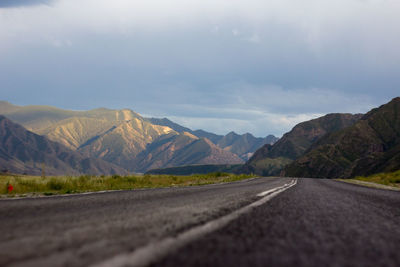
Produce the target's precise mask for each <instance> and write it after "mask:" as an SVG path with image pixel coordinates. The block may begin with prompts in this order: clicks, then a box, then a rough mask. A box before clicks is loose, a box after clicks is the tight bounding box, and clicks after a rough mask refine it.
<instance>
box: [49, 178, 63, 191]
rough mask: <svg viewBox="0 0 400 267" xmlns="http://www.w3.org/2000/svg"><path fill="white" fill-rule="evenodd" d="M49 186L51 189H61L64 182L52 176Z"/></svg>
mask: <svg viewBox="0 0 400 267" xmlns="http://www.w3.org/2000/svg"><path fill="white" fill-rule="evenodd" d="M47 186H48V187H49V188H50V189H51V190H61V189H63V187H64V182H63V181H60V180H59V179H56V178H51V179H50V181H49V182H48V184H47Z"/></svg>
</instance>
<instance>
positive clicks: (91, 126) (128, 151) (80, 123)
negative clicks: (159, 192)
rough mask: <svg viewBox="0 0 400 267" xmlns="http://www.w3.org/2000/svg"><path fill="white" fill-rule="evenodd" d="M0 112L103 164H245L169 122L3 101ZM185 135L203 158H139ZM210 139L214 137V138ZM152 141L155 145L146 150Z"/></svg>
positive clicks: (180, 154)
mask: <svg viewBox="0 0 400 267" xmlns="http://www.w3.org/2000/svg"><path fill="white" fill-rule="evenodd" d="M1 113H2V114H6V116H7V117H9V118H11V119H12V120H15V121H16V122H18V123H20V124H22V125H23V126H24V127H28V128H29V129H30V130H31V131H33V132H35V133H36V134H39V135H43V136H46V137H47V138H48V139H50V140H52V141H54V142H58V143H60V144H62V145H64V146H66V147H68V148H69V149H71V150H74V151H77V152H80V153H81V154H83V155H84V156H86V157H94V158H99V159H103V160H105V161H107V162H110V163H114V164H116V165H119V166H121V167H123V168H125V169H127V170H129V171H145V170H147V168H151V167H152V166H160V167H161V166H164V163H165V164H166V165H165V166H179V165H178V164H184V163H189V164H203V163H212V160H211V159H213V160H214V161H215V163H214V164H218V163H228V164H235V163H241V162H243V161H242V160H240V159H238V157H237V156H236V155H235V154H234V153H233V152H230V151H229V150H228V149H227V150H225V151H224V150H222V149H219V148H218V147H217V146H216V145H215V144H213V143H212V142H210V141H207V140H205V139H203V138H200V137H198V136H195V135H193V131H191V130H190V129H188V128H185V127H183V126H180V125H178V124H176V123H173V122H172V121H169V120H168V119H145V118H143V117H141V116H140V115H139V114H137V113H135V112H133V111H131V110H129V109H123V110H110V109H105V108H99V109H94V110H90V111H69V110H63V109H58V108H54V107H48V106H25V107H21V106H16V105H12V104H10V103H7V102H0V114H1ZM185 130H188V132H187V131H185ZM199 132H200V133H202V131H199ZM183 133H190V134H191V135H192V137H191V139H190V140H191V142H192V143H195V142H194V141H195V140H196V142H197V143H199V144H200V143H201V144H202V145H196V146H195V147H196V150H195V152H196V153H199V155H203V156H202V157H200V156H196V157H194V156H193V154H191V153H187V152H184V151H185V150H177V151H165V153H167V152H168V153H172V154H173V155H174V159H169V160H168V163H166V162H164V163H160V161H157V160H156V157H154V158H153V159H154V161H155V162H149V161H148V160H144V159H143V158H142V156H141V157H139V158H138V159H136V157H137V156H138V155H139V154H140V153H142V152H143V153H142V155H144V154H146V155H147V154H149V153H150V154H151V153H153V151H149V153H146V151H145V150H146V149H147V147H149V148H152V147H154V146H157V145H158V144H159V142H155V141H156V140H158V141H159V140H162V138H161V137H163V136H169V135H170V134H172V135H173V136H174V137H176V138H177V137H178V136H181V135H183V136H186V137H187V135H185V134H183ZM204 133H206V132H204ZM209 135H211V136H212V137H213V136H214V134H212V133H209ZM215 136H217V135H215ZM153 142H155V143H154V146H148V145H150V144H152V143H153ZM171 149H174V148H173V147H171ZM167 158H168V157H167ZM196 160H197V161H196ZM141 164H143V165H141ZM173 164H176V165H173ZM146 166H147V167H146Z"/></svg>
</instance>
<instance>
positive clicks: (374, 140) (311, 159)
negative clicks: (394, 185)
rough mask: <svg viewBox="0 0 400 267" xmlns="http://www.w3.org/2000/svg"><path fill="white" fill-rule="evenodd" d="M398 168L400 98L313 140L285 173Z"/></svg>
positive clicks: (348, 173) (316, 174)
mask: <svg viewBox="0 0 400 267" xmlns="http://www.w3.org/2000/svg"><path fill="white" fill-rule="evenodd" d="M398 169H400V97H397V98H394V99H393V100H392V101H390V102H389V103H387V104H385V105H382V106H381V107H379V108H375V109H373V110H371V111H370V112H368V113H367V114H365V115H364V116H363V117H362V118H361V119H360V120H359V121H358V122H357V123H355V124H354V125H353V126H351V127H347V128H345V129H342V130H339V131H336V132H333V133H331V134H329V135H326V136H324V137H323V138H321V139H320V140H318V142H315V143H314V144H313V145H312V146H311V147H310V149H309V150H308V151H307V153H305V154H304V155H303V156H301V157H300V158H298V159H297V160H296V161H295V162H293V163H292V164H290V165H289V166H287V167H286V168H285V171H284V174H285V175H287V176H300V177H324V178H336V177H353V176H357V175H369V174H373V173H377V172H389V171H395V170H398Z"/></svg>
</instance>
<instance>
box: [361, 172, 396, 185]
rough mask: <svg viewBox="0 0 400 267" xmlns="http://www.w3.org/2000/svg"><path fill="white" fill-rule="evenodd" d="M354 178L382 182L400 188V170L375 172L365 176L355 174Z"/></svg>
mask: <svg viewBox="0 0 400 267" xmlns="http://www.w3.org/2000/svg"><path fill="white" fill-rule="evenodd" d="M354 179H355V180H359V181H364V182H371V183H377V184H383V185H388V186H394V187H398V188H400V170H398V171H395V172H388V173H377V174H373V175H370V176H367V177H364V176H357V177H355V178H354Z"/></svg>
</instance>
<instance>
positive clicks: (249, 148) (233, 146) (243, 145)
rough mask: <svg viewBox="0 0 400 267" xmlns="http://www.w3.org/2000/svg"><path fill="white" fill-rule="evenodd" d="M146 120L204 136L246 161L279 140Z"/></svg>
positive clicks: (157, 120)
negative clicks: (262, 148) (217, 132)
mask: <svg viewBox="0 0 400 267" xmlns="http://www.w3.org/2000/svg"><path fill="white" fill-rule="evenodd" d="M147 120H148V121H150V122H152V123H154V124H158V125H163V126H168V127H170V128H171V129H173V130H175V131H176V132H179V133H182V132H188V133H191V134H193V135H195V136H197V137H200V138H206V139H208V140H210V141H211V142H213V143H214V144H215V145H217V146H219V147H220V148H222V149H224V150H225V151H229V152H232V153H233V154H236V155H237V156H239V157H240V158H241V159H242V160H244V161H247V160H248V159H249V158H250V157H251V156H252V155H253V153H254V152H255V151H256V150H257V149H259V148H260V147H262V146H263V145H265V144H274V143H275V142H276V141H278V140H279V138H277V137H275V136H273V135H268V136H267V137H265V138H262V137H254V136H253V135H252V134H250V133H246V134H242V135H239V134H236V133H235V132H230V133H228V134H227V135H225V136H224V135H217V134H214V133H210V132H206V131H203V130H195V131H192V130H191V129H189V128H186V127H183V126H181V125H179V124H176V123H174V122H172V121H170V120H168V119H167V118H163V119H156V118H150V119H147Z"/></svg>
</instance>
